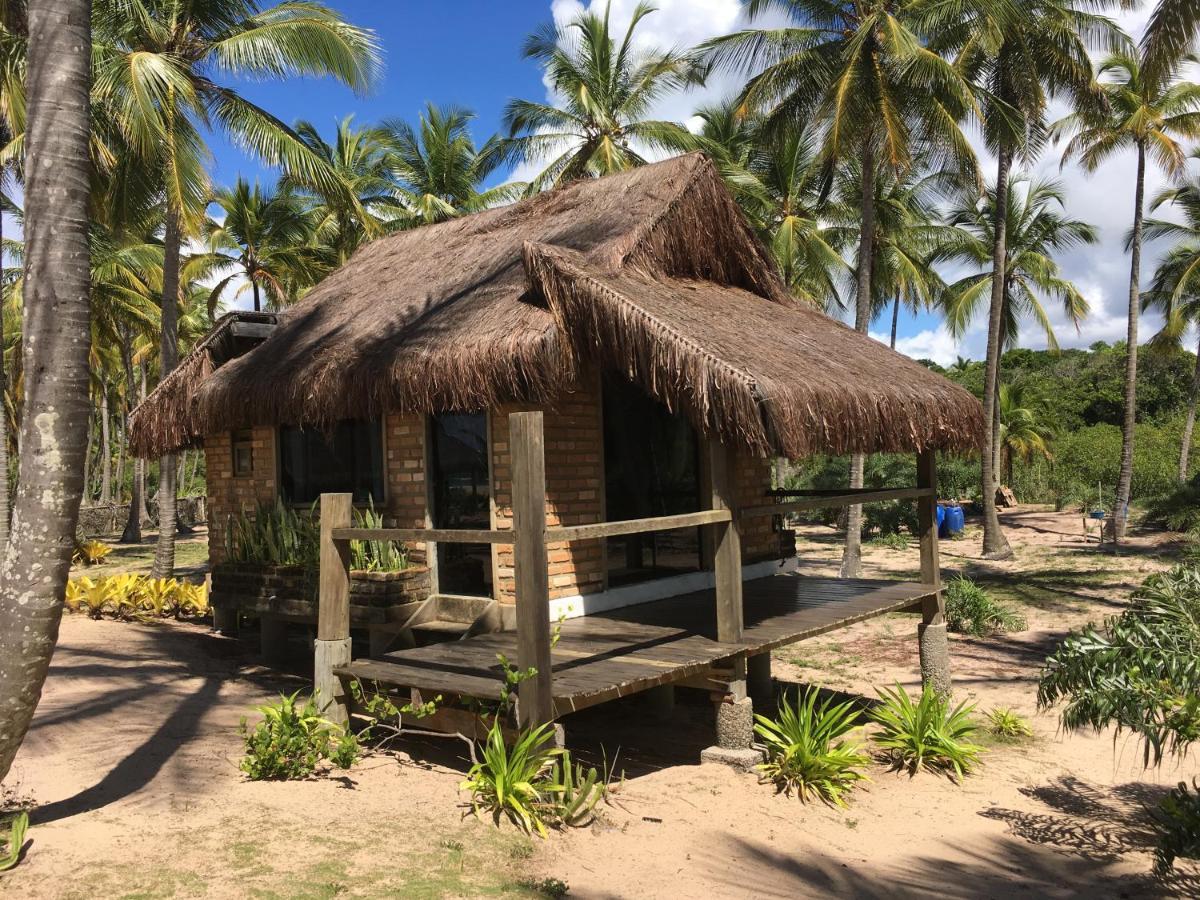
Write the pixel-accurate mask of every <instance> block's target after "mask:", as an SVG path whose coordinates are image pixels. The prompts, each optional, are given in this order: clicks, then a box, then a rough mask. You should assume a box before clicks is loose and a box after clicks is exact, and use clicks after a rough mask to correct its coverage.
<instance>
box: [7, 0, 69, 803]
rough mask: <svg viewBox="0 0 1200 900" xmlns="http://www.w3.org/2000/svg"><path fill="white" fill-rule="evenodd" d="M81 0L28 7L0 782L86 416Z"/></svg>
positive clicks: (55, 608) (34, 666) (28, 702)
mask: <svg viewBox="0 0 1200 900" xmlns="http://www.w3.org/2000/svg"><path fill="white" fill-rule="evenodd" d="M90 6H91V4H90V3H89V2H88V0H29V5H28V23H29V41H28V75H27V78H26V90H27V94H28V97H27V103H28V123H29V125H28V129H27V134H26V139H25V215H26V218H25V304H24V325H23V333H24V341H25V350H24V353H25V361H24V366H25V409H24V414H23V416H22V419H21V431H22V434H21V445H20V457H19V466H20V470H19V477H18V486H17V493H16V497H15V501H14V503H13V518H12V528H11V540H10V541H9V545H8V547H7V549H6V551H5V553H4V560H3V564H2V566H0V781H2V780H3V779H4V778H5V776H7V774H8V771H9V769H10V768H11V767H12V762H13V759H14V758H15V757H16V755H17V750H18V749H19V748H20V746H21V742H22V740H23V739H24V737H25V734H26V732H27V731H28V729H29V725H30V722H31V721H32V720H33V713H34V710H35V709H36V708H37V704H38V701H39V700H40V698H41V695H42V686H43V685H44V684H45V681H46V673H47V672H48V671H49V668H50V659H51V657H52V656H53V654H54V647H55V644H56V642H57V640H58V627H59V623H60V621H61V619H62V609H63V594H64V592H65V590H66V583H67V576H68V573H69V571H70V568H71V553H72V551H73V550H74V543H75V526H76V524H77V522H78V519H79V501H80V497H81V496H82V493H83V457H84V453H85V447H86V442H87V435H86V432H85V430H84V429H82V428H80V427H79V425H80V423H81V422H86V421H87V418H88V410H89V398H88V387H89V384H88V382H89V376H88V345H89V339H90V334H91V329H90V327H89V324H88V299H89V288H90V278H89V276H90V272H89V265H88V190H89V185H88V180H89V177H90V175H91V166H90V163H89V159H88V139H89V133H88V130H89V124H90V120H89V114H90V107H89V102H88V90H89V77H90V72H91V16H90V12H91V10H90Z"/></svg>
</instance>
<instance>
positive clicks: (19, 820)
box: [0, 810, 29, 872]
mask: <svg viewBox="0 0 1200 900" xmlns="http://www.w3.org/2000/svg"><path fill="white" fill-rule="evenodd" d="M28 829H29V813H27V812H26V811H25V810H21V811H20V812H19V813H17V814H16V815H15V816H14V817H13V819H12V821H11V822H10V823H9V825H8V837H7V838H6V839H5V840H4V841H3V842H2V843H0V847H2V846H3V845H4V844H7V845H8V849H7V850H5V851H4V855H3V856H0V872H7V871H8V870H9V869H12V868H14V867H15V866H16V865H17V863H19V862H20V861H21V848H22V847H24V846H25V832H26V831H27V830H28Z"/></svg>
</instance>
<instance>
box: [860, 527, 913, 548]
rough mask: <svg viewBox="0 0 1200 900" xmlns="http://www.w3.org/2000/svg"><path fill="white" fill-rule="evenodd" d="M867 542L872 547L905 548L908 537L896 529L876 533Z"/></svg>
mask: <svg viewBox="0 0 1200 900" xmlns="http://www.w3.org/2000/svg"><path fill="white" fill-rule="evenodd" d="M868 543H869V544H870V545H871V546H872V547H882V548H884V549H886V550H907V549H908V546H909V545H908V538H906V537H905V536H904V535H902V534H900V533H899V532H896V531H893V532H890V533H887V534H879V535H876V536H875V537H873V538H871V540H870V541H868Z"/></svg>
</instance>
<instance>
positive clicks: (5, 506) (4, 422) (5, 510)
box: [0, 178, 12, 555]
mask: <svg viewBox="0 0 1200 900" xmlns="http://www.w3.org/2000/svg"><path fill="white" fill-rule="evenodd" d="M0 182H3V179H2V178H0ZM3 247H4V214H3V213H2V212H0V284H3V283H4V250H3ZM4 348H5V344H4V304H3V300H2V298H0V555H2V554H3V553H4V550H5V548H7V547H8V523H9V518H10V516H11V513H12V509H11V503H10V502H9V491H10V486H9V483H8V466H9V461H8V402H7V398H8V365H7V364H6V363H5V359H4Z"/></svg>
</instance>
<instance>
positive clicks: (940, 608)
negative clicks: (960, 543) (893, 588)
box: [917, 450, 945, 624]
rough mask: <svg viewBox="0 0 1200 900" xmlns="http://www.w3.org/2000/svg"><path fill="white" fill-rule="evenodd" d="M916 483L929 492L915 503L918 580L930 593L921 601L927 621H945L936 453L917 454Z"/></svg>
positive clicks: (932, 622)
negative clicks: (919, 579) (918, 547)
mask: <svg viewBox="0 0 1200 900" xmlns="http://www.w3.org/2000/svg"><path fill="white" fill-rule="evenodd" d="M917 484H918V485H919V486H920V487H922V488H924V489H926V490H927V491H928V492H929V493H927V494H926V495H925V496H923V497H921V498H920V500H919V501H918V503H917V534H918V535H919V537H920V539H921V583H922V584H928V585H930V586H931V587H932V588H933V592H932V593H931V594H930V595H929V596H928V597H927V598H926V599H925V600H924V602H923V603H922V609H923V610H924V614H925V615H924V620H925V623H926V624H936V623H941V622H942V621H944V615H945V608H944V605H943V602H942V595H941V587H942V572H941V561H940V559H939V557H938V533H937V493H936V491H937V453H936V452H935V451H933V450H925V451H923V452H921V453H919V454H918V455H917Z"/></svg>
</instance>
